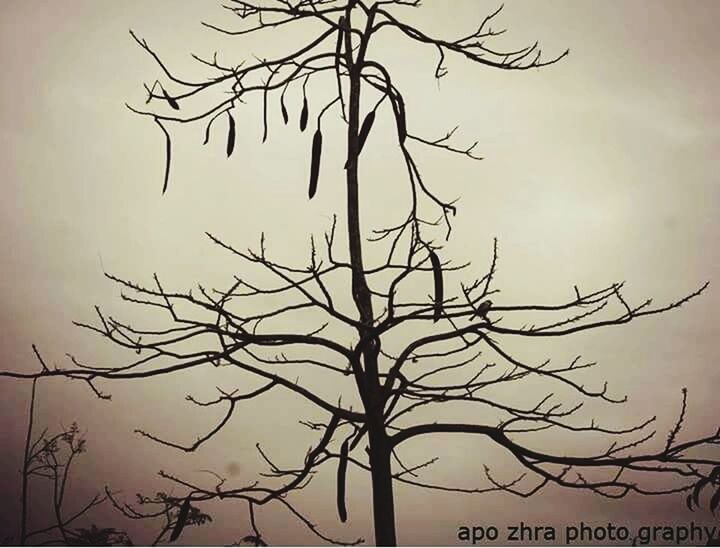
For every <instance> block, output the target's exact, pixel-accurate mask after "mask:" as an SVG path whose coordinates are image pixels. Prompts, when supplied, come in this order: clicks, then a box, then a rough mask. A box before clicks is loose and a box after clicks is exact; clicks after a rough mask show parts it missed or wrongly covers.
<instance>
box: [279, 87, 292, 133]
mask: <svg viewBox="0 0 720 548" xmlns="http://www.w3.org/2000/svg"><path fill="white" fill-rule="evenodd" d="M280 112H281V113H282V118H283V122H284V123H285V125H287V123H288V122H289V121H290V116H288V111H287V108H286V107H285V93H284V92H283V93H282V94H281V95H280Z"/></svg>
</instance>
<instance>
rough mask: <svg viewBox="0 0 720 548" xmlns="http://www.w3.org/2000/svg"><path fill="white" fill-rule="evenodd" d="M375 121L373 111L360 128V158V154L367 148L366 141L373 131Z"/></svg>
mask: <svg viewBox="0 0 720 548" xmlns="http://www.w3.org/2000/svg"><path fill="white" fill-rule="evenodd" d="M374 121H375V111H374V110H371V111H370V112H369V113H368V115H367V116H366V117H365V119H364V120H363V123H362V126H360V134H359V135H358V141H359V144H358V156H360V153H361V152H362V149H363V147H364V146H365V141H367V138H368V134H369V133H370V130H371V129H372V125H373V122H374Z"/></svg>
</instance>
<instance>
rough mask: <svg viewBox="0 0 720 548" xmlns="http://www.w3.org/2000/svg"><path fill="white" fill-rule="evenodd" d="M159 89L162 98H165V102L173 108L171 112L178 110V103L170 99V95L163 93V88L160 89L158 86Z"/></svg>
mask: <svg viewBox="0 0 720 548" xmlns="http://www.w3.org/2000/svg"><path fill="white" fill-rule="evenodd" d="M160 89H161V90H162V93H163V97H165V100H166V101H167V102H168V104H169V105H170V106H171V107H172V108H173V110H180V105H178V102H177V101H176V100H175V99H174V98H172V97H170V94H169V93H168V92H167V91H165V88H164V87H162V84H161V85H160Z"/></svg>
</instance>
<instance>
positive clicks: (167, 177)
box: [153, 118, 172, 194]
mask: <svg viewBox="0 0 720 548" xmlns="http://www.w3.org/2000/svg"><path fill="white" fill-rule="evenodd" d="M153 119H154V120H155V123H156V124H157V125H158V126H160V129H161V130H162V132H163V134H164V135H165V175H164V176H163V187H162V193H163V194H165V191H166V190H167V187H168V181H169V180H170V163H171V161H172V142H171V140H170V134H169V133H168V131H167V129H165V126H164V125H162V122H161V121H160V120H159V119H158V118H153Z"/></svg>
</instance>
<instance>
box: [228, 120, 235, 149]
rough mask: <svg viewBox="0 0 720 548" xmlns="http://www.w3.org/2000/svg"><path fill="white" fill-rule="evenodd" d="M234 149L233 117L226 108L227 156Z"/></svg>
mask: <svg viewBox="0 0 720 548" xmlns="http://www.w3.org/2000/svg"><path fill="white" fill-rule="evenodd" d="M233 150H235V118H233V115H232V114H230V111H229V110H228V136H227V155H228V158H229V157H230V155H231V154H232V153H233Z"/></svg>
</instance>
